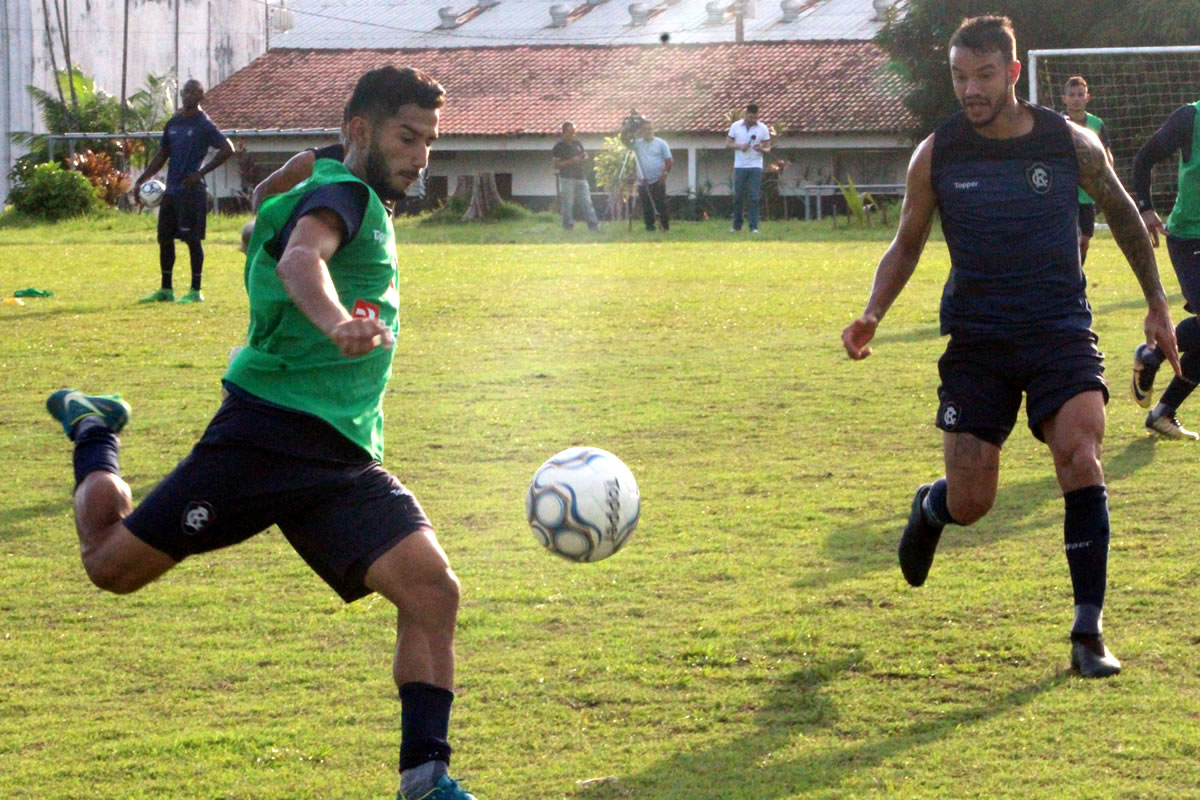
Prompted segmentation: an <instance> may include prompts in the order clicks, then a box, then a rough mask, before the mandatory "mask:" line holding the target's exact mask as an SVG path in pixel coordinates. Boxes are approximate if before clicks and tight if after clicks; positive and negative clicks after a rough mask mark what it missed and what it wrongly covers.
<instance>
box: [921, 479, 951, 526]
mask: <svg viewBox="0 0 1200 800" xmlns="http://www.w3.org/2000/svg"><path fill="white" fill-rule="evenodd" d="M947 494H948V490H947V484H946V479H945V478H938V479H937V480H936V481H934V482H933V486H931V487H930V489H929V494H927V495H925V502H923V503H921V513H922V514H923V515H924V516H925V521H926V522H928V523H930V524H931V525H937V526H938V527H945V526H946V525H956V524H957V523H956V522H955V521H954V517H952V516H950V506H949V505H947V503H946V497H947Z"/></svg>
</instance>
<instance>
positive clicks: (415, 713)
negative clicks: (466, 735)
mask: <svg viewBox="0 0 1200 800" xmlns="http://www.w3.org/2000/svg"><path fill="white" fill-rule="evenodd" d="M453 702H454V692H452V691H450V690H449V689H442V688H441V687H438V686H434V685H433V684H429V683H420V682H418V681H410V682H409V683H406V684H404V685H403V686H401V687H400V771H401V772H404V771H405V770H407V769H411V768H412V767H416V766H419V765H421V764H424V763H425V762H426V761H442V762H444V763H446V764H449V763H450V741H449V735H450V704H451V703H453Z"/></svg>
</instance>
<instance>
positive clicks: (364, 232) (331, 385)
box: [46, 66, 473, 800]
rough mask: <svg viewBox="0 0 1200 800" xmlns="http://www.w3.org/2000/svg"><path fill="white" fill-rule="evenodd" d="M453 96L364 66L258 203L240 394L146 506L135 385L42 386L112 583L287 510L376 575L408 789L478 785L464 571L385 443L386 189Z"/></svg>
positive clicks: (346, 583) (85, 521)
mask: <svg viewBox="0 0 1200 800" xmlns="http://www.w3.org/2000/svg"><path fill="white" fill-rule="evenodd" d="M443 101H444V91H443V90H442V87H441V86H440V85H439V84H438V83H437V82H435V81H434V80H433V79H431V78H430V77H429V76H427V75H425V74H424V73H422V72H419V71H417V70H413V69H396V68H395V67H390V66H389V67H383V68H381V69H377V70H373V71H371V72H368V73H366V74H365V75H363V76H362V78H360V79H359V81H358V83H357V85H356V86H355V89H354V93H353V95H352V96H351V98H350V101H349V103H348V104H347V106H346V119H347V125H346V132H347V141H346V149H347V152H346V156H345V161H344V162H338V161H335V160H332V159H320V160H317V161H316V162H315V165H314V169H313V174H312V177H311V178H309V179H308V180H306V181H304V182H303V183H301V184H299V185H297V186H296V187H295V188H293V189H292V190H290V191H288V192H285V193H283V194H280V195H277V196H275V197H272V198H270V199H269V200H267V201H266V202H265V203H264V204H263V206H262V208H261V209H260V210H259V213H258V222H257V225H256V226H255V230H254V235H253V237H252V239H251V241H250V246H249V248H248V250H247V256H246V275H245V281H246V291H247V293H248V294H249V298H250V329H249V335H248V341H247V345H246V347H245V348H243V349H242V350H241V352H240V353H239V354H238V355H237V357H236V358H234V359H233V361H232V362H231V363H230V365H229V369H228V371H227V372H226V373H225V378H224V387H225V389H226V390H227V392H228V395H227V397H226V398H225V400H224V402H223V403H222V405H221V408H220V410H219V411H218V412H217V414H216V416H215V417H214V418H213V420H212V422H211V423H209V426H208V429H207V430H206V431H205V433H204V435H203V437H202V438H201V439H200V441H199V442H198V443H197V444H196V446H195V447H194V449H193V450H192V452H191V454H190V455H188V456H187V458H185V459H184V460H183V461H181V462H180V463H179V465H178V466H177V467H176V468H175V469H174V470H173V471H172V472H171V474H170V475H168V476H167V477H166V478H165V479H164V480H163V481H162V483H160V484H159V485H158V486H157V487H156V488H155V489H154V490H153V491H151V492H150V494H149V495H148V496H147V497H146V498H145V499H144V500H143V501H142V502H141V503H140V504H139V505H138V507H137V508H136V509H134V508H133V504H132V497H131V494H130V490H129V486H128V484H126V483H125V481H124V480H122V479H121V478H120V477H119V475H120V469H119V466H118V448H119V442H118V439H117V433H118V432H119V431H120V430H121V429H122V428H123V427H124V426H125V425H126V423H127V422H128V421H129V414H130V409H129V405H128V404H127V403H125V402H124V401H123V400H121V398H120V396H119V395H93V396H88V395H85V394H83V393H82V392H79V391H76V390H74V389H63V390H60V391H57V392H55V393H54V394H52V395H51V396H50V398H49V400H48V401H47V404H46V405H47V409H48V410H49V411H50V413H51V415H52V416H54V417H55V418H56V419H57V420H58V421H59V422H61V423H62V426H63V430H64V431H65V432H66V434H67V436H68V437H69V438H70V439H71V440H72V441H73V442H74V443H75V449H74V468H75V484H76V486H75V519H76V527H77V529H78V532H79V538H80V550H81V555H82V558H83V563H84V567H85V568H86V570H87V573H88V576H89V577H90V578H91V580H92V581H93V582H94V583H95V584H96V585H97V586H99V587H100V588H102V589H105V590H108V591H110V592H114V593H117V594H124V593H128V592H133V591H136V590H138V589H140V588H142V587H143V586H145V585H146V584H148V583H150V582H151V581H153V580H155V579H156V578H158V577H159V576H160V575H162V574H163V573H165V572H166V571H167V570H169V569H171V568H172V567H174V566H175V565H176V564H178V563H179V562H180V561H181V560H183V559H184V558H186V557H188V556H191V555H196V554H199V553H204V552H208V551H211V550H215V549H217V548H220V547H227V546H229V545H233V544H237V543H239V542H242V541H244V540H246V539H248V538H250V537H251V536H254V535H255V534H257V533H259V532H261V531H263V530H265V529H266V528H268V527H270V526H271V525H277V526H278V527H279V529H280V530H281V531H282V532H283V534H284V536H285V537H287V539H288V541H289V542H290V543H291V545H292V546H293V547H294V548H295V549H296V551H297V552H298V553H299V554H300V555H301V556H302V557H303V558H304V560H305V561H306V562H307V563H308V564H309V566H310V567H312V569H313V570H314V571H315V572H316V573H317V574H318V575H320V577H321V578H322V579H324V580H325V581H326V582H327V583H328V584H329V585H330V586H331V587H332V588H333V589H334V590H335V591H336V592H337V593H338V594H339V595H340V596H341V597H342V598H343V599H344V600H345V601H346V602H352V601H354V600H357V599H359V598H361V597H364V596H366V595H367V594H370V593H371V592H378V593H379V594H381V595H383V596H384V597H386V598H387V599H388V600H390V601H391V602H392V603H393V604H395V606H396V608H397V609H398V625H397V637H396V649H395V656H394V662H393V676H394V679H395V681H396V684H397V687H398V688H399V692H400V703H401V721H400V727H401V738H400V771H401V780H400V792H399V794H398V795H397V796H398V797H399V798H401V800H416V798H421V800H473V796H472V795H471V794H468V793H467V792H466V791H465V790H463V789H462V788H461V787H460V786H459V785H458V784H457V782H455V781H454V780H452V779H451V778H450V776H449V774H448V766H449V762H450V744H449V739H448V730H449V724H450V705H451V702H452V701H453V699H454V694H453V686H454V626H455V619H456V616H457V613H458V599H459V583H458V579H457V578H456V577H455V575H454V573H453V572H452V571H451V569H450V563H449V561H448V560H447V558H446V554H445V553H444V552H443V551H442V548H441V546H440V545H439V544H438V541H437V538H436V537H435V535H434V532H433V528H432V526H431V524H430V522H429V519H428V517H426V515H425V512H424V511H423V510H422V509H421V506H420V504H419V503H418V502H417V499H416V498H415V497H414V496H413V495H412V493H411V492H410V491H409V490H408V489H406V488H405V487H404V486H403V485H402V484H401V483H400V481H399V480H397V479H396V478H395V477H394V476H392V475H391V474H389V473H388V472H387V471H386V470H385V469H384V468H383V466H382V465H381V463H380V462H381V459H382V458H383V402H382V401H383V391H384V387H385V386H386V384H387V381H388V377H389V376H390V375H391V364H392V345H393V343H394V341H395V334H396V331H397V327H398V324H397V307H398V304H399V295H398V292H397V288H396V274H397V258H396V245H395V239H394V237H393V232H392V224H391V218H390V214H389V210H388V207H387V204H388V203H391V202H394V201H396V200H400V199H402V198H403V197H404V191H405V189H406V188H407V187H408V185H409V184H410V183H411V182H412V181H413V180H414V179H415V178H416V177H417V174H418V172H419V171H420V170H421V169H422V168H423V167H425V166H426V164H427V163H428V159H429V149H430V147H431V146H432V144H433V141H434V140H435V139H436V138H437V134H438V122H439V119H440V115H441V111H440V109H441V107H442V104H443ZM360 793H361V792H349V794H360Z"/></svg>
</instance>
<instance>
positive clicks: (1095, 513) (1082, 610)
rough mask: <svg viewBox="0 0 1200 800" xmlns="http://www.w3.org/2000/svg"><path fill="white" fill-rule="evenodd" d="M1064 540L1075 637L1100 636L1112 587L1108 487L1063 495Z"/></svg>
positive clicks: (1097, 486)
mask: <svg viewBox="0 0 1200 800" xmlns="http://www.w3.org/2000/svg"><path fill="white" fill-rule="evenodd" d="M1063 502H1064V503H1065V505H1066V515H1065V517H1064V519H1063V540H1064V542H1065V547H1066V551H1067V566H1068V568H1069V569H1070V571H1071V586H1072V588H1073V589H1074V598H1075V624H1074V627H1073V628H1072V629H1071V632H1072V633H1080V634H1098V633H1100V612H1101V609H1103V608H1104V590H1105V587H1106V585H1107V583H1108V542H1109V527H1108V492H1107V491H1105V488H1104V484H1102V483H1100V484H1096V485H1095V486H1085V487H1083V488H1082V489H1073V490H1071V491H1069V492H1067V493H1065V494H1064V495H1063Z"/></svg>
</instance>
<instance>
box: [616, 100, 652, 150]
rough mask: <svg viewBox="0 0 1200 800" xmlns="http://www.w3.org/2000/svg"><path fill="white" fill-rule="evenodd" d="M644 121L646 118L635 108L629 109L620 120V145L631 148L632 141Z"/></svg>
mask: <svg viewBox="0 0 1200 800" xmlns="http://www.w3.org/2000/svg"><path fill="white" fill-rule="evenodd" d="M646 121H647V120H646V117H645V116H643V115H642V114H641V112H639V111H638V110H637V109H636V108H633V109H630V111H629V114H628V115H627V116H626V117H625V119H623V120H621V133H620V134H619V135H620V137H621V144H623V145H625V146H626V147H633V140H634V139H636V138H637V134H638V130H639V129H640V128H641V127H642V125H643V124H644V123H645V122H646Z"/></svg>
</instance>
